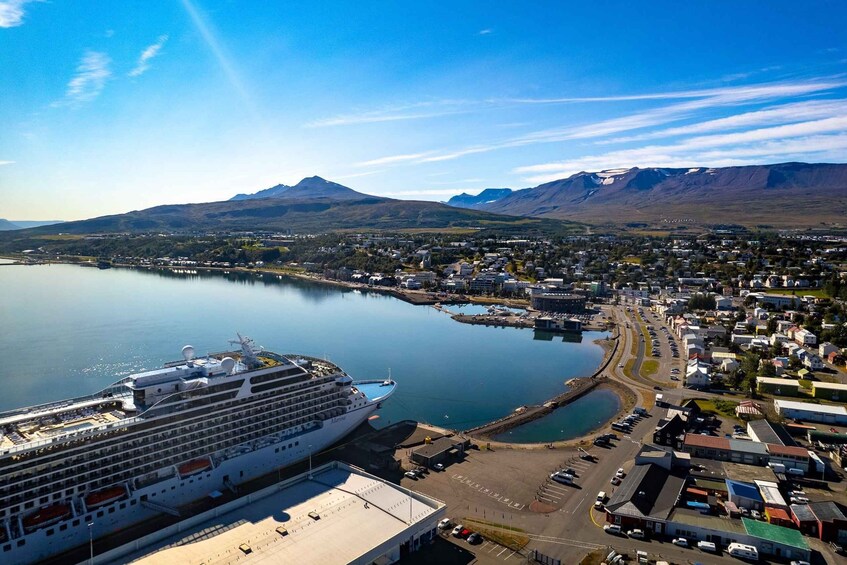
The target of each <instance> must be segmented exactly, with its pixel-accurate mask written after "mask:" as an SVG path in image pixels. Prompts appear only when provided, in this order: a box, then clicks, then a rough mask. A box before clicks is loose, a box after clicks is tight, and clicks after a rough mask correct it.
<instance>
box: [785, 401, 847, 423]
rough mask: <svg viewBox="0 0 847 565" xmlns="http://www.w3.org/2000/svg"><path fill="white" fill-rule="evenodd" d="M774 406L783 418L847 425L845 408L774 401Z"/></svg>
mask: <svg viewBox="0 0 847 565" xmlns="http://www.w3.org/2000/svg"><path fill="white" fill-rule="evenodd" d="M773 406H774V410H776V413H777V414H779V415H780V416H782V417H783V418H791V419H794V420H801V421H804V422H822V423H824V424H842V425H847V408H844V406H826V405H823V404H811V403H809V402H795V401H793V400H774V401H773Z"/></svg>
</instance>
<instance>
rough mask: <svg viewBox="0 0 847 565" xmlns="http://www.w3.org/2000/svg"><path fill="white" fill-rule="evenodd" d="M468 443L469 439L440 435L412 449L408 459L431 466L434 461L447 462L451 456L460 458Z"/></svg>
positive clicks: (468, 445) (469, 443)
mask: <svg viewBox="0 0 847 565" xmlns="http://www.w3.org/2000/svg"><path fill="white" fill-rule="evenodd" d="M470 445H471V442H470V440H469V439H465V438H457V437H440V438H438V439H437V440H435V441H433V442H431V443H425V444H424V445H422V446H420V447H418V448H416V449H413V450H412V454H411V455H410V456H409V459H410V460H411V461H413V462H414V463H418V464H419V465H423V466H425V467H432V466H433V465H435V464H436V463H447V462H449V460H450V459H451V458H454V459H461V458H462V457H464V454H465V451H466V450H467V449H468V448H469V447H470Z"/></svg>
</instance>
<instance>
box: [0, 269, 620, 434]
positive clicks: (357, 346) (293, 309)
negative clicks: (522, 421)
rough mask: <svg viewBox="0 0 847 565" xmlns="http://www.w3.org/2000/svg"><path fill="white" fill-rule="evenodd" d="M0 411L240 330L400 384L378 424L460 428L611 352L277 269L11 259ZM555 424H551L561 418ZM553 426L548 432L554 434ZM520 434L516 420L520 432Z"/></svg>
mask: <svg viewBox="0 0 847 565" xmlns="http://www.w3.org/2000/svg"><path fill="white" fill-rule="evenodd" d="M0 324H2V328H3V331H2V333H0V359H2V362H0V386H2V391H3V394H2V395H0V410H7V409H12V408H18V407H21V406H25V405H30V404H35V403H40V402H48V401H52V400H59V399H62V398H69V397H73V396H77V395H82V394H88V393H91V392H94V391H97V390H99V389H100V388H102V387H104V386H106V385H108V384H110V383H112V382H113V381H115V380H117V379H119V378H120V377H122V376H125V375H127V374H129V373H132V372H136V371H140V370H143V369H150V368H155V367H158V366H160V365H162V364H163V363H164V362H166V361H171V360H176V359H179V358H180V350H181V348H182V346H183V345H185V344H188V343H190V344H192V345H193V346H194V347H195V349H196V351H197V352H198V354H202V353H204V352H207V351H208V352H214V351H221V350H224V349H226V348H227V347H228V344H227V340H229V339H232V338H234V337H235V332H236V331H240V332H242V334H246V335H249V336H251V337H253V338H254V339H255V341H256V343H257V344H260V345H263V346H265V347H266V348H268V349H270V350H273V351H277V352H280V353H301V354H306V355H313V356H316V357H327V358H328V359H329V360H331V361H333V362H335V363H338V364H339V365H340V366H341V367H343V368H344V369H345V370H346V371H347V372H348V373H349V374H350V375H352V376H353V378H354V379H373V378H385V377H387V376H388V373H389V368H390V370H391V375H392V377H393V378H394V379H395V380H396V381H397V382H398V385H399V386H398V390H397V392H396V393H395V395H394V396H393V397H392V398H391V400H390V401H389V402H387V403H386V404H385V405H384V407H383V410H382V411H381V412H380V414H381V419H380V420H379V421H378V423H382V424H385V423H388V422H393V421H397V420H400V419H405V418H411V419H416V420H419V421H424V422H430V423H433V424H439V425H444V426H449V427H455V428H459V429H465V428H468V427H472V426H474V425H477V424H481V423H485V422H488V421H490V420H493V419H496V418H499V417H501V416H504V415H505V414H508V413H509V412H511V411H512V410H514V409H515V408H516V407H518V406H520V405H522V404H531V403H539V402H542V401H544V400H546V399H548V398H550V397H552V396H554V395H556V394H558V393H560V392H562V391H563V390H564V389H565V388H566V387H565V384H564V383H565V382H566V381H567V380H569V379H571V378H573V377H577V376H584V375H588V374H590V373H591V372H593V371H594V370H595V369H596V367H597V366H598V365H599V364H600V362H601V360H602V350H601V348H600V347H598V346H597V345H595V344H593V343H592V341H593V340H595V339H598V338H600V337H603V336H604V335H605V334H602V333H592V332H586V333H585V334H584V336H583V339H582V341H581V342H577V343H575V342H566V341H563V340H562V339H561V337H558V338H556V339H552V340H549V341H548V340H546V339H537V337H536V336H535V334H534V333H533V332H532V331H529V330H519V329H514V328H493V327H492V328H488V327H485V326H473V325H468V324H460V323H457V322H455V321H453V320H451V319H450V318H449V316H447V315H445V314H443V313H441V312H438V311H437V310H435V309H434V308H430V307H424V306H412V305H410V304H407V303H405V302H402V301H400V300H397V299H394V298H390V297H386V296H382V295H379V294H373V293H363V292H359V291H354V290H346V289H339V288H336V287H331V286H326V285H320V284H314V283H307V282H300V281H296V280H289V279H285V280H280V279H279V278H278V277H276V276H264V277H256V276H252V275H235V274H231V275H229V276H223V275H220V274H202V273H201V274H200V275H196V274H193V275H192V274H182V275H174V274H171V273H168V272H162V271H132V270H127V269H109V270H103V271H101V270H98V269H92V268H82V267H77V266H72V265H42V266H34V267H24V266H7V267H2V268H0ZM615 410H616V407H614V406H611V405H610V404H609V403H608V402H603V401H602V399H601V401H598V402H597V403H594V402H584V403H583V404H580V405H577V404H576V403H575V404H574V405H572V406H571V407H568V408H567V409H565V410H559V411H557V412H556V414H564V413H567V414H568V415H569V418H570V419H566V420H562V421H558V420H557V423H555V425H554V426H553V427H554V428H555V429H557V430H560V432H559V435H558V437H557V438H549V437H548V436H549V433H547V431H544V432H543V433H542V432H541V431H539V432H538V435H537V437H535V436H534V435H533V432H532V431H531V430H529V431H524V430H522V432H521V433H522V435H521V437H522V438H523V439H522V441H549V440H550V439H558V438H567V437H573V436H575V435H579V434H580V433H581V432H582V431H583V430H584V424H585V422H586V421H588V420H589V419H590V420H592V421H593V419H596V418H600V417H602V418H607V417H610V416H611V415H612V413H613V412H614V411H615ZM551 429H552V428H551ZM548 431H549V430H548ZM515 432H517V430H516V431H515Z"/></svg>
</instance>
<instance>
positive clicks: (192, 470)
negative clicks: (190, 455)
mask: <svg viewBox="0 0 847 565" xmlns="http://www.w3.org/2000/svg"><path fill="white" fill-rule="evenodd" d="M211 468H212V461H211V460H210V459H209V458H208V457H201V458H200V459H194V460H193V461H189V462H188V463H183V464H182V465H180V466H179V467H177V470H178V471H179V474H180V476H182V477H187V476H189V475H194V474H196V473H200V472H202V471H205V470H206V469H211Z"/></svg>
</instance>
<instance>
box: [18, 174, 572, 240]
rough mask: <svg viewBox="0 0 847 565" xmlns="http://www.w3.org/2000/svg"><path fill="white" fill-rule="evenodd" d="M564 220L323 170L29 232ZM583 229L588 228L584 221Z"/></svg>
mask: <svg viewBox="0 0 847 565" xmlns="http://www.w3.org/2000/svg"><path fill="white" fill-rule="evenodd" d="M572 227H573V226H572V225H571V224H569V223H562V222H560V221H556V220H545V219H536V218H521V217H514V216H508V215H503V214H493V213H491V212H484V211H480V210H467V209H462V208H455V207H452V206H447V205H446V204H442V203H439V202H430V201H410V200H394V199H391V198H382V197H379V196H370V195H367V194H363V193H361V192H356V191H355V190H353V189H350V188H347V187H346V186H342V185H340V184H337V183H334V182H330V181H327V180H325V179H322V178H320V177H309V178H306V179H303V180H302V181H300V182H299V183H297V184H296V185H294V186H285V185H277V186H274V187H271V188H269V189H265V190H260V191H258V192H256V193H254V194H239V195H236V196H235V197H233V198H231V199H230V200H225V201H221V202H207V203H198V204H168V205H164V206H155V207H153V208H147V209H145V210H134V211H132V212H127V213H125V214H114V215H110V216H101V217H98V218H92V219H89V220H79V221H74V222H65V223H63V224H61V226H45V227H40V228H33V229H31V230H28V231H27V233H26V235H27V236H29V235H34V236H40V235H52V234H57V233H60V232H61V233H63V234H94V233H143V232H148V233H151V232H152V233H156V232H198V231H202V232H210V231H227V230H230V231H257V230H290V231H292V232H299V233H316V232H328V231H337V230H360V229H374V230H380V229H382V230H404V229H424V230H439V229H450V228H460V229H480V228H497V229H501V230H508V229H510V228H519V229H521V230H527V229H529V230H531V229H533V228H538V229H541V230H544V231H546V232H549V231H551V230H552V231H563V230H568V229H571V228H572ZM576 229H580V228H576Z"/></svg>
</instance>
